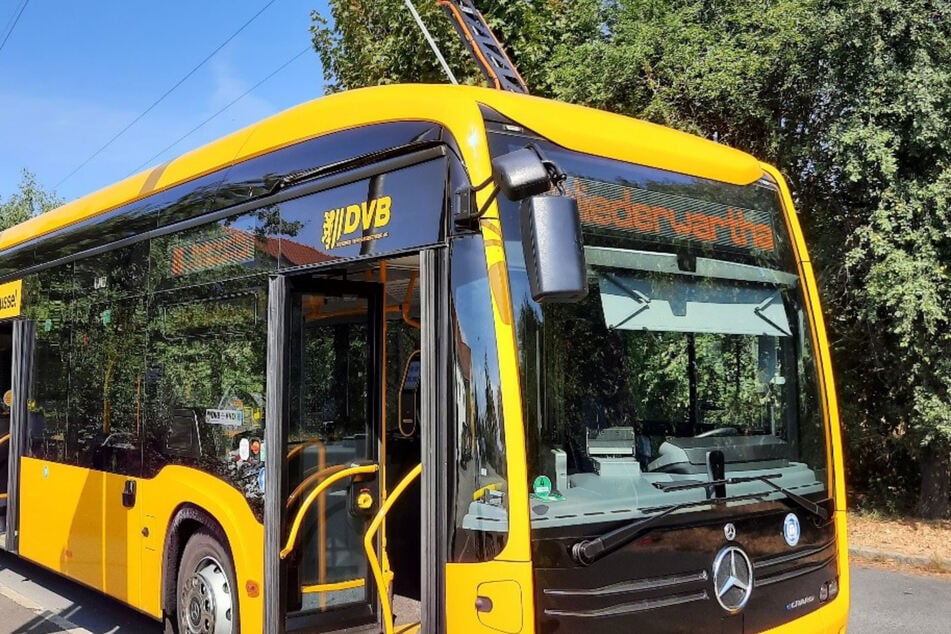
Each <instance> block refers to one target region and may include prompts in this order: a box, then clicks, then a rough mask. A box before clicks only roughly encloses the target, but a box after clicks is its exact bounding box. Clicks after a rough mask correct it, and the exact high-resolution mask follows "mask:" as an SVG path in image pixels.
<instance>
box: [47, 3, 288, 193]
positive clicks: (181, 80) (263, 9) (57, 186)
mask: <svg viewBox="0 0 951 634" xmlns="http://www.w3.org/2000/svg"><path fill="white" fill-rule="evenodd" d="M275 2H277V0H270V1H269V2H268V3H267V4H265V5H264V6H263V7H261V9H260V10H259V11H258V12H257V13H255V14H254V15H253V16H251V18H250V19H249V20H248V21H247V22H245V23H244V24H242V25H241V27H240V28H238V30H237V31H235V32H234V33H232V34H231V35H230V36H229V37H228V39H226V40H225V41H224V42H222V43H221V44H220V45H219V46H218V47H217V48H216V49H215V50H213V51H212V52H211V53H209V54H208V56H207V57H205V59H203V60H201V61H200V62H198V64H197V65H195V67H194V68H192V69H191V70H190V71H188V73H186V74H185V76H184V77H182V78H181V79H179V80H178V81H177V82H175V85H173V86H172V87H171V88H169V89H168V90H166V91H165V92H164V93H163V94H162V96H161V97H159V98H158V99H156V100H155V101H154V102H153V103H152V105H151V106H149V107H148V108H146V109H145V110H144V111H143V112H142V114H140V115H139V116H137V117H136V118H135V119H133V120H132V121H131V122H130V123H129V124H128V125H126V126H125V127H124V128H122V129H121V130H119V132H117V133H116V134H115V135H114V136H113V137H112V138H111V139H109V140H108V141H107V142H106V143H105V144H104V145H103V146H102V147H100V148H99V149H98V150H96V151H95V152H93V153H92V154H91V155H90V156H89V158H87V159H86V160H85V161H83V162H82V163H80V164H79V166H78V167H76V168H75V169H74V170H73V171H71V172H70V173H69V174H67V175H66V176H65V177H63V178H62V180H60V181H59V182H58V183H57V184H56V185H55V187H54V188H53V189H59V187H60V185H62V184H63V183H65V182H66V181H68V180H69V179H70V178H72V177H73V175H75V174H76V172H78V171H79V170H81V169H82V168H84V167H86V165H88V164H89V162H90V161H92V160H93V159H94V158H96V157H97V156H99V155H100V154H102V152H103V151H104V150H105V149H106V148H108V147H109V146H110V145H112V144H113V143H115V141H116V140H117V139H118V138H119V137H121V136H122V135H123V134H125V133H126V132H128V131H129V128H131V127H132V126H134V125H135V124H136V123H138V122H139V121H141V120H142V118H143V117H145V115H147V114H148V113H150V112H151V111H152V110H153V109H154V108H155V107H156V106H157V105H159V104H160V103H162V101H164V100H165V98H166V97H168V96H169V95H170V94H172V92H174V91H175V89H176V88H178V87H179V86H181V85H182V84H183V83H185V81H186V80H187V79H188V78H189V77H191V76H192V75H194V74H195V73H196V72H197V71H198V69H199V68H201V67H202V66H204V65H205V64H206V63H207V62H208V60H210V59H211V58H212V57H214V56H215V55H217V54H218V52H219V51H220V50H221V49H223V48H224V47H225V46H227V45H228V43H230V42H231V40H233V39H234V38H235V37H237V36H238V34H239V33H241V32H242V31H244V30H245V29H246V28H247V27H248V26H249V25H250V24H251V23H252V22H254V21H255V20H256V19H257V18H258V16H259V15H261V14H262V13H264V12H265V11H266V10H267V8H268V7H270V6H271V5H272V4H274V3H275Z"/></svg>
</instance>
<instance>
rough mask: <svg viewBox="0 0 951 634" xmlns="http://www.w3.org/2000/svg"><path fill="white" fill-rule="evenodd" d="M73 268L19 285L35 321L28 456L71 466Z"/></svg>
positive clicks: (26, 311) (28, 315)
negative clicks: (70, 317) (70, 378)
mask: <svg viewBox="0 0 951 634" xmlns="http://www.w3.org/2000/svg"><path fill="white" fill-rule="evenodd" d="M72 283H73V279H72V265H67V266H64V267H59V268H56V269H50V270H47V271H43V272H42V273H38V274H36V275H32V276H30V277H29V278H27V279H26V280H24V282H23V295H24V299H23V306H24V308H23V315H24V317H26V318H27V319H32V320H33V321H35V322H36V348H35V350H34V357H33V381H32V385H31V394H30V400H29V430H30V444H29V453H30V455H31V456H34V457H37V458H47V459H50V460H56V461H64V462H75V461H76V447H75V443H74V442H71V436H70V433H69V415H68V407H67V406H68V402H69V361H70V336H69V302H70V300H71V299H72Z"/></svg>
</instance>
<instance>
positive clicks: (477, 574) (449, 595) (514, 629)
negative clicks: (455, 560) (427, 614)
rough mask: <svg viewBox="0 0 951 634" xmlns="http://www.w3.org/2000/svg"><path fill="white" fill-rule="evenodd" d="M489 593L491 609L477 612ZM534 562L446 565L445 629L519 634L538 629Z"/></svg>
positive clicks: (468, 633) (452, 633) (460, 632)
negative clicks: (479, 599)
mask: <svg viewBox="0 0 951 634" xmlns="http://www.w3.org/2000/svg"><path fill="white" fill-rule="evenodd" d="M479 596H483V597H488V598H489V599H490V600H491V601H492V610H491V612H487V613H486V612H477V611H476V609H475V604H476V598H477V597H479ZM534 604H535V599H534V595H533V591H532V564H531V562H506V561H487V562H484V563H471V564H448V565H447V566H446V631H447V632H449V633H450V634H480V633H484V634H489V633H494V634H498V633H499V632H507V633H508V634H519V633H520V632H534V631H535V623H534V618H535V609H534Z"/></svg>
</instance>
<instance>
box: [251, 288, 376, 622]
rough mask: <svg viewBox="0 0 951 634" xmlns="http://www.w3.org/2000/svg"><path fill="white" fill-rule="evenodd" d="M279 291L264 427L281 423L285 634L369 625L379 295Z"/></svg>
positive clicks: (372, 611) (371, 612)
mask: <svg viewBox="0 0 951 634" xmlns="http://www.w3.org/2000/svg"><path fill="white" fill-rule="evenodd" d="M285 279H287V278H285ZM287 281H288V282H290V280H287ZM285 290H286V295H285V301H284V302H283V303H284V304H285V309H284V316H283V318H284V319H283V329H284V332H283V342H284V343H283V346H279V347H283V353H282V356H283V357H284V364H283V372H282V374H283V378H282V383H283V387H284V389H283V399H282V401H283V402H282V407H283V416H280V417H277V418H275V419H271V420H284V421H285V422H284V425H283V426H282V427H283V432H284V439H283V442H280V443H279V444H278V446H282V449H283V451H282V452H281V454H283V455H284V456H285V458H286V459H285V461H284V465H283V470H282V471H283V472H282V473H281V474H280V475H279V477H280V480H281V482H280V485H279V487H276V488H278V489H279V490H280V491H281V492H282V493H281V495H280V496H279V497H280V498H281V499H282V500H283V508H282V509H278V510H279V511H280V515H281V516H282V519H281V521H280V526H279V527H277V528H278V530H277V533H279V535H280V573H279V574H280V579H281V582H280V583H279V585H280V587H281V592H280V593H279V594H282V595H283V596H282V598H281V603H282V606H281V611H282V613H284V614H285V615H286V622H285V629H286V630H287V631H295V630H311V631H328V630H334V629H343V628H347V627H353V626H359V625H360V624H371V623H375V622H376V619H377V611H376V607H375V606H376V604H377V601H376V596H375V588H376V586H375V584H374V582H373V579H372V577H371V576H370V574H371V569H370V567H369V566H368V559H367V555H366V552H365V549H364V534H365V533H366V531H367V527H368V524H369V522H370V520H371V518H372V516H373V514H374V513H375V512H376V509H377V508H378V500H379V475H380V474H379V467H378V464H379V455H380V424H379V421H380V420H381V418H380V408H381V398H382V394H381V390H380V388H379V386H380V372H381V363H382V360H381V359H382V356H381V347H382V339H381V336H382V320H383V310H382V302H383V287H382V285H381V284H376V283H368V282H341V281H335V280H313V279H311V280H310V281H303V282H302V281H293V282H290V283H288V284H286V287H285ZM272 323H273V322H272ZM271 361H272V360H269V363H271ZM269 370H270V367H269ZM274 378H275V377H274V375H273V374H272V373H271V372H270V371H269V379H274ZM268 440H269V439H268ZM268 440H266V442H265V444H266V449H267V450H268V451H267V453H268V454H269V458H270V455H273V454H272V452H271V451H270V449H271V446H270V445H271V443H270V442H268ZM281 454H279V455H281ZM270 462H271V461H270V460H269V459H268V460H266V464H268V463H270ZM266 475H270V473H268V474H266ZM272 490H274V489H272V488H271V486H270V482H268V485H267V491H268V493H270V492H271V491H272ZM268 497H269V498H270V496H268ZM266 524H267V520H266ZM273 528H274V527H272V526H268V530H269V531H270V533H274V532H275V531H274V530H273ZM268 587H269V592H271V593H273V591H274V590H275V589H276V588H274V585H273V584H271V585H269V586H268ZM270 620H271V619H270V618H269V621H270Z"/></svg>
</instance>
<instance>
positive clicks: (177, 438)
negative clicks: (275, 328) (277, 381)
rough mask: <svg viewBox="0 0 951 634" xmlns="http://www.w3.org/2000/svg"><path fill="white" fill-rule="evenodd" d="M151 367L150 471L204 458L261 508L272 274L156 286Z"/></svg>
mask: <svg viewBox="0 0 951 634" xmlns="http://www.w3.org/2000/svg"><path fill="white" fill-rule="evenodd" d="M149 328H150V330H149V352H148V357H147V359H146V368H145V392H146V399H147V415H146V419H147V421H148V425H147V430H146V440H145V442H146V451H145V461H146V465H145V471H146V474H147V475H154V474H155V473H157V472H158V471H159V470H160V469H161V468H162V467H163V466H165V465H166V464H169V463H171V464H185V465H190V466H198V467H200V468H202V469H204V470H206V471H208V472H210V473H213V474H216V475H218V476H219V477H222V478H223V479H224V480H226V481H228V482H230V483H231V484H233V485H234V486H236V487H237V488H238V489H239V490H241V491H243V492H244V494H245V495H246V496H247V497H248V499H249V501H250V502H251V503H252V509H254V510H255V511H256V512H257V513H261V512H262V510H263V506H261V504H262V501H263V490H262V489H261V486H260V484H261V483H260V474H261V472H262V469H263V452H264V450H263V447H262V442H263V438H264V411H265V400H264V395H265V384H266V379H265V362H266V348H267V279H266V278H265V277H263V276H260V275H258V276H254V277H245V278H239V279H230V280H223V281H218V282H215V283H210V284H202V285H199V286H192V287H188V288H185V289H181V290H179V291H175V292H162V293H156V294H155V295H154V296H153V298H152V305H151V310H150V319H149Z"/></svg>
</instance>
